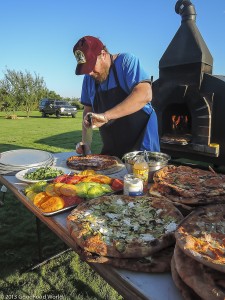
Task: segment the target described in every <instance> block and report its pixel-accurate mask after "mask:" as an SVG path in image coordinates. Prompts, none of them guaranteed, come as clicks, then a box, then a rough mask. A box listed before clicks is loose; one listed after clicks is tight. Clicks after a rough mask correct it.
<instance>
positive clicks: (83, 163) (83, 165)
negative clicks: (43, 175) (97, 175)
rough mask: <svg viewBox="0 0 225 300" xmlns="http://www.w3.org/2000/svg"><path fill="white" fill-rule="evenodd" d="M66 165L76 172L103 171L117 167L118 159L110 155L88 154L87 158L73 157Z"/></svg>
mask: <svg viewBox="0 0 225 300" xmlns="http://www.w3.org/2000/svg"><path fill="white" fill-rule="evenodd" d="M66 163H67V166H68V167H69V168H71V169H74V170H86V169H92V170H95V171H101V170H107V169H110V168H114V167H117V166H118V159H117V158H116V157H114V156H110V155H102V154H88V155H86V156H71V157H69V158H68V159H67V161H66Z"/></svg>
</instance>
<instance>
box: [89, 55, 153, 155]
mask: <svg viewBox="0 0 225 300" xmlns="http://www.w3.org/2000/svg"><path fill="white" fill-rule="evenodd" d="M111 62H112V63H111V68H110V71H111V70H112V71H113V75H114V78H115V81H116V84H117V86H116V87H114V88H112V89H109V90H106V91H102V90H100V86H99V84H97V83H96V85H95V88H96V94H95V98H94V104H93V110H94V112H95V113H104V112H105V111H107V110H109V109H111V108H113V107H114V106H116V105H117V104H119V103H121V102H122V101H123V100H124V99H125V98H126V97H127V96H128V94H127V93H126V92H125V91H124V90H123V89H122V88H121V86H120V84H119V80H118V76H117V72H116V67H115V65H114V63H113V60H112V57H111ZM149 117H150V116H149V115H148V114H147V113H145V112H144V111H143V110H142V109H141V110H139V111H137V112H135V113H133V114H131V115H128V116H125V117H122V118H119V119H116V120H110V121H109V122H108V123H107V124H105V125H103V126H102V127H100V128H99V130H100V134H101V138H102V141H103V148H102V151H101V154H107V155H113V156H117V157H119V158H122V156H123V155H124V154H125V153H127V152H130V151H134V150H139V149H140V145H141V142H142V139H143V136H144V133H145V128H146V126H147V123H148V120H149Z"/></svg>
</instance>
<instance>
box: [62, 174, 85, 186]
mask: <svg viewBox="0 0 225 300" xmlns="http://www.w3.org/2000/svg"><path fill="white" fill-rule="evenodd" d="M80 180H81V176H76V175H73V176H70V175H68V177H67V178H66V180H65V183H68V184H76V183H78V182H79V181H80Z"/></svg>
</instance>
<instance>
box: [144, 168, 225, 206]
mask: <svg viewBox="0 0 225 300" xmlns="http://www.w3.org/2000/svg"><path fill="white" fill-rule="evenodd" d="M153 180H154V184H153V185H152V186H151V188H150V193H151V194H153V195H155V196H157V195H163V196H165V197H167V198H169V199H170V200H171V201H174V202H180V203H183V204H190V205H202V204H208V203H215V202H218V203H225V184H224V182H225V175H222V174H215V173H213V172H211V171H206V170H201V169H197V168H191V167H187V166H174V165H168V166H166V167H164V168H162V169H160V170H159V171H157V172H156V173H155V174H154V177H153Z"/></svg>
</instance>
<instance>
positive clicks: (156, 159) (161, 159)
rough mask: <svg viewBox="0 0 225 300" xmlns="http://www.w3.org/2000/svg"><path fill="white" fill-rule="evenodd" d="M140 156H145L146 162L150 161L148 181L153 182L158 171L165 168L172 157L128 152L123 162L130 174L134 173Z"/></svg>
mask: <svg viewBox="0 0 225 300" xmlns="http://www.w3.org/2000/svg"><path fill="white" fill-rule="evenodd" d="M138 155H144V157H146V161H147V160H148V165H149V176H148V181H149V182H152V181H153V175H154V173H155V172H156V171H158V170H160V169H161V168H163V167H165V166H166V165H167V164H168V161H169V160H170V159H171V157H170V156H169V155H168V154H166V153H162V152H151V151H134V152H128V153H126V154H124V156H123V158H122V160H123V161H124V163H125V166H126V169H127V172H128V173H133V166H134V163H135V161H136V160H137V157H138Z"/></svg>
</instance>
